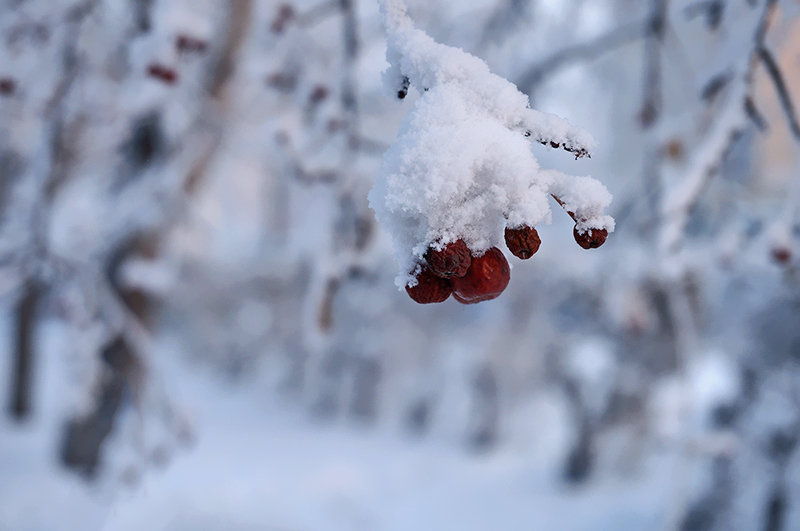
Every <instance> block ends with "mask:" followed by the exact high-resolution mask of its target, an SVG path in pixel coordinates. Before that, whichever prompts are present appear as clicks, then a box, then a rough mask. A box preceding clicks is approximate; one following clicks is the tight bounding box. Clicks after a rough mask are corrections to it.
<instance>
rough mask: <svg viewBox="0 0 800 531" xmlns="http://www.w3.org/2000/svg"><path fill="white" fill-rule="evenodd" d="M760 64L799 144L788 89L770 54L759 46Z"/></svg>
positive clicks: (799, 126) (798, 129) (798, 127)
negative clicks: (764, 69)
mask: <svg viewBox="0 0 800 531" xmlns="http://www.w3.org/2000/svg"><path fill="white" fill-rule="evenodd" d="M758 54H759V57H760V58H761V63H762V64H763V65H764V67H765V68H766V69H767V74H769V77H770V79H771V80H772V84H773V85H775V90H776V91H777V92H778V99H779V100H780V102H781V107H783V113H784V114H785V115H786V120H787V121H788V122H789V130H790V131H791V132H792V134H793V135H794V137H795V139H796V140H797V141H798V142H800V122H798V120H797V113H796V111H795V107H794V104H793V102H792V97H791V95H790V94H789V89H788V88H787V87H786V81H785V79H784V77H783V74H782V73H781V70H780V68H779V67H778V63H777V62H776V61H775V58H774V57H773V55H772V53H771V52H770V51H769V50H768V49H767V48H766V47H765V46H763V45H762V46H761V47H760V48H759V50H758Z"/></svg>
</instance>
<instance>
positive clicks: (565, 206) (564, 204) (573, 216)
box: [550, 194, 578, 223]
mask: <svg viewBox="0 0 800 531" xmlns="http://www.w3.org/2000/svg"><path fill="white" fill-rule="evenodd" d="M550 196H551V197H552V198H553V199H555V200H556V203H558V204H559V206H561V208H563V209H564V212H566V213H567V214H569V217H571V218H572V221H574V222H575V223H577V222H578V220H577V219H575V212H570V211H569V210H567V205H566V203H564V201H562V200H561V198H560V197H558V196H557V195H556V194H550Z"/></svg>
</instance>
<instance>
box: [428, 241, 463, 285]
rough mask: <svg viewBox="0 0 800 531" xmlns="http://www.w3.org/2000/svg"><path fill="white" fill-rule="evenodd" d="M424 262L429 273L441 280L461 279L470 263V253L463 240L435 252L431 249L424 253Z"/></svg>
mask: <svg viewBox="0 0 800 531" xmlns="http://www.w3.org/2000/svg"><path fill="white" fill-rule="evenodd" d="M425 261H426V262H428V266H429V267H430V269H431V271H433V273H434V274H435V275H437V276H440V277H442V278H450V277H463V276H464V275H466V274H467V270H468V269H469V265H470V264H471V263H472V253H471V252H470V250H469V247H467V244H466V243H464V240H461V239H459V240H456V241H454V242H451V243H448V244H447V245H445V246H444V248H443V249H441V250H439V251H437V250H435V249H433V248H430V249H428V252H427V253H425Z"/></svg>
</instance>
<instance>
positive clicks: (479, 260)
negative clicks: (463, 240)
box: [453, 247, 511, 304]
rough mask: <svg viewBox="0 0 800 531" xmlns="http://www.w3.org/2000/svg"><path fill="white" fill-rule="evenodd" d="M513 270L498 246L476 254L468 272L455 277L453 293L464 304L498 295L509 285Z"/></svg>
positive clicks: (486, 299)
mask: <svg viewBox="0 0 800 531" xmlns="http://www.w3.org/2000/svg"><path fill="white" fill-rule="evenodd" d="M510 279H511V270H510V268H509V266H508V261H507V260H506V257H505V256H503V252H502V251H501V250H500V249H498V248H497V247H492V248H491V249H489V250H488V251H486V253H485V254H484V255H483V256H474V257H473V258H472V265H470V267H469V270H468V271H467V274H466V275H464V277H462V278H454V279H453V295H454V297H455V299H456V300H457V301H458V302H460V303H462V304H475V303H476V302H481V301H488V300H491V299H494V298H496V297H498V296H499V295H500V294H501V293H503V290H505V289H506V286H508V281H509V280H510Z"/></svg>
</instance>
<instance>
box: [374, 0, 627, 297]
mask: <svg viewBox="0 0 800 531" xmlns="http://www.w3.org/2000/svg"><path fill="white" fill-rule="evenodd" d="M379 1H380V4H381V11H382V13H383V17H384V23H385V26H386V31H387V37H388V45H387V52H386V56H387V59H388V61H389V65H390V66H389V68H388V69H387V71H386V72H385V73H384V82H385V85H386V87H387V89H388V90H389V91H390V92H391V93H392V95H394V96H399V95H400V94H401V93H403V94H404V91H405V90H406V89H407V87H408V84H409V82H410V84H411V86H413V87H415V88H417V89H418V90H419V92H420V95H419V98H418V99H417V101H416V103H415V105H414V108H413V109H412V110H411V112H410V113H409V114H408V115H407V116H406V118H405V120H404V121H403V123H402V125H401V128H400V131H399V134H398V138H397V141H396V142H395V143H394V144H393V145H392V146H391V148H389V150H388V151H387V152H386V154H385V156H384V159H383V164H382V167H381V173H380V175H379V177H378V178H377V180H376V182H375V186H374V187H373V189H372V191H371V192H370V194H369V201H370V206H371V207H372V208H373V209H374V210H375V215H376V217H377V219H378V221H379V222H380V223H381V224H382V225H383V227H384V229H386V230H387V231H388V232H389V234H390V235H391V237H392V239H393V242H394V249H395V257H396V259H397V261H398V263H399V266H400V275H399V276H398V277H397V280H396V282H397V285H398V287H400V288H402V287H404V286H406V285H408V284H412V285H413V284H414V275H415V274H416V271H417V270H418V264H419V263H420V262H421V260H422V257H423V255H424V254H425V252H426V251H427V249H428V248H429V247H430V246H431V245H433V246H435V247H437V248H439V247H440V246H442V245H444V244H446V243H449V242H453V241H455V240H457V239H459V238H463V240H464V241H465V242H466V243H467V245H468V246H469V248H470V249H471V250H472V251H473V252H474V253H477V254H480V253H483V252H485V251H486V250H487V249H489V248H491V247H493V246H495V245H498V244H499V243H500V242H501V241H502V239H503V231H504V229H505V227H506V225H508V226H509V227H511V228H515V227H520V226H522V225H528V226H536V225H539V224H541V223H544V222H549V221H550V206H549V202H548V197H547V196H548V194H554V195H556V196H557V197H559V198H560V199H561V201H562V202H563V206H564V208H565V209H566V210H567V211H569V212H572V213H574V217H575V219H576V220H577V221H578V224H579V229H580V230H582V231H583V230H586V229H591V228H597V229H607V230H608V231H609V232H611V231H613V229H614V220H613V219H612V218H611V217H610V216H607V215H604V214H603V212H604V209H605V208H606V207H607V206H608V205H609V203H610V202H611V195H610V194H609V193H608V191H607V190H606V188H605V186H603V185H602V184H601V183H599V182H597V181H595V180H594V179H591V178H589V177H572V176H568V175H564V174H562V173H559V172H556V171H552V170H543V169H541V168H539V165H538V163H537V161H536V158H535V157H534V156H533V153H532V152H531V141H536V142H540V143H543V144H549V145H552V146H554V147H562V148H563V149H566V150H567V151H570V152H572V153H574V154H575V156H576V157H581V156H584V155H588V154H589V153H590V152H591V150H592V149H593V148H594V146H595V142H594V139H593V138H592V137H591V135H589V134H588V133H587V132H585V131H583V130H581V129H578V128H575V127H573V126H572V125H570V124H569V123H568V122H567V121H566V120H564V119H563V118H560V117H558V116H555V115H552V114H547V113H542V112H539V111H536V110H534V109H531V108H530V107H529V105H528V98H527V96H525V94H523V93H521V92H520V91H519V90H517V88H516V86H514V85H513V84H512V83H510V82H509V81H507V80H505V79H503V78H501V77H499V76H497V75H495V74H492V73H491V72H490V71H489V67H488V66H487V65H486V63H485V62H483V61H482V60H481V59H479V58H477V57H475V56H473V55H470V54H468V53H466V52H464V51H463V50H461V49H458V48H453V47H450V46H446V45H443V44H440V43H437V42H435V41H434V40H433V39H432V38H431V37H430V36H428V35H427V34H426V33H425V32H423V31H421V30H419V29H417V28H415V27H414V26H413V24H412V22H411V19H410V18H409V17H408V15H407V14H406V8H405V5H404V4H403V2H402V0H379Z"/></svg>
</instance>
